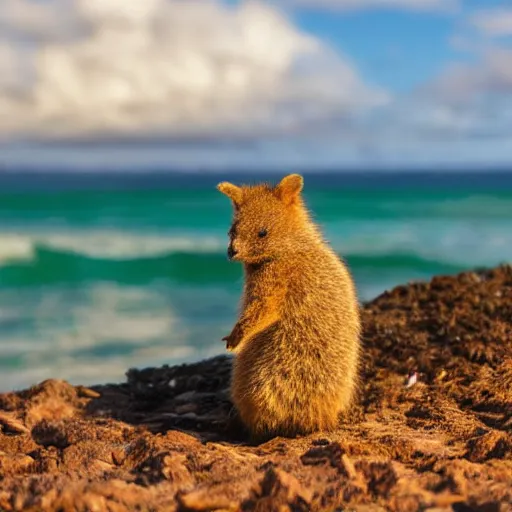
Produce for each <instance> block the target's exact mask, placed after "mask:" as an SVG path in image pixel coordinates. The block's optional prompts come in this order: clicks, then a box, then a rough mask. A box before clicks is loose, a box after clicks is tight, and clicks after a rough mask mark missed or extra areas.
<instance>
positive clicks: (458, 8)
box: [0, 0, 512, 170]
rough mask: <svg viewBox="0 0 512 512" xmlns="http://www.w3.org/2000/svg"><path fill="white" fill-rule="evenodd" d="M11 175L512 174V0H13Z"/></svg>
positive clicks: (8, 89) (2, 148)
mask: <svg viewBox="0 0 512 512" xmlns="http://www.w3.org/2000/svg"><path fill="white" fill-rule="evenodd" d="M0 110H1V111H2V116H0V117H1V120H0V168H2V167H3V168H16V167H19V166H31V167H37V166H40V167H49V168H73V169H95V170H101V169H113V168H152V167H153V168H154V167H158V168H162V167H169V168H183V169H189V168H190V169H197V168H202V169H215V170H220V169H225V168H245V167H249V168H262V169H264V168H276V167H277V168H301V169H315V168H320V169H321V168H326V167H329V168H341V169H342V168H359V167H361V168H368V167H375V168H381V167H382V168H403V169H414V168H420V167H421V168H425V167H429V168H442V169H444V168H449V167H454V168H461V167H462V168H469V167H472V168H488V167H495V166H499V167H507V166H510V167H512V3H510V2H505V1H499V0H485V1H484V0H357V1H356V0H273V1H268V2H263V1H259V0H251V1H222V0H132V1H131V2H130V3H127V2H125V1H124V0H2V3H1V4H0Z"/></svg>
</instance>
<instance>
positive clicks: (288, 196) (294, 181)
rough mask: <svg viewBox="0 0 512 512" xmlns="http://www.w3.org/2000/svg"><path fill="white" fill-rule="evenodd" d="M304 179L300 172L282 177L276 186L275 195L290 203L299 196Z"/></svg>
mask: <svg viewBox="0 0 512 512" xmlns="http://www.w3.org/2000/svg"><path fill="white" fill-rule="evenodd" d="M303 186H304V179H303V178H302V176H301V175H300V174H290V175H288V176H286V177H284V178H283V179H282V180H281V182H280V183H279V185H277V187H276V192H277V195H278V196H279V198H280V199H281V200H283V201H284V202H285V203H287V204H292V203H293V202H295V201H296V200H297V198H298V197H299V195H300V193H301V191H302V187H303Z"/></svg>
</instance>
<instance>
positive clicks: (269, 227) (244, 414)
mask: <svg viewBox="0 0 512 512" xmlns="http://www.w3.org/2000/svg"><path fill="white" fill-rule="evenodd" d="M302 186H303V180H302V177H301V176H299V175H297V174H293V175H290V176H287V177H286V178H284V179H283V180H282V181H281V182H280V183H279V185H277V186H276V187H270V186H269V185H256V186H243V187H237V186H235V185H233V184H231V183H221V184H219V185H218V189H219V190H220V191H221V192H222V193H224V194H226V195H227V196H228V197H229V198H230V199H231V200H232V202H233V206H234V219H233V225H232V227H231V230H230V251H229V252H230V254H231V256H232V259H234V260H238V261H241V262H242V263H243V264H244V270H245V285H244V293H243V297H242V308H241V313H240V317H239V319H238V322H237V323H236V325H235V327H234V328H233V331H232V332H231V334H230V335H229V336H227V337H226V338H224V339H225V340H226V342H227V347H228V349H230V350H232V351H233V352H234V353H235V354H236V356H235V360H234V366H233V376H232V383H231V394H232V399H233V402H234V404H235V406H236V408H237V410H238V412H239V414H240V417H241V419H242V421H243V422H244V424H245V425H246V426H247V427H248V428H249V430H250V432H251V433H252V435H253V436H254V437H255V438H267V437H271V436H275V435H283V436H295V435H298V434H307V433H310V432H313V431H317V430H331V429H334V428H335V427H336V426H337V424H338V417H339V414H340V413H341V412H343V411H346V410H347V408H348V407H349V405H350V403H351V401H352V399H353V396H354V391H355V388H356V384H357V378H358V362H359V351H360V321H359V306H358V303H357V297H356V293H355V289H354V285H353V282H352V279H351V276H350V274H349V272H348V270H347V268H346V267H345V266H344V265H343V263H342V262H341V261H340V259H339V258H338V256H337V255H336V254H335V253H334V251H333V250H332V249H331V248H330V247H329V246H328V245H327V243H326V242H325V241H324V240H323V239H322V235H321V234H320V232H319V230H318V228H317V227H316V225H315V224H314V223H313V222H312V220H311V219H310V216H309V214H308V211H307V209H306V207H305V206H304V203H303V201H302V198H301V190H302Z"/></svg>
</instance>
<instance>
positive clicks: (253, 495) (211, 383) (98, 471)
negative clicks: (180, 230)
mask: <svg viewBox="0 0 512 512" xmlns="http://www.w3.org/2000/svg"><path fill="white" fill-rule="evenodd" d="M363 317H364V325H365V334H364V343H365V357H364V364H363V368H362V387H361V393H360V399H359V403H358V404H357V406H355V407H354V410H353V411H352V412H351V414H350V415H349V417H347V418H345V419H344V420H343V421H342V422H341V423H340V428H339V430H337V431H336V432H331V433H317V434H315V435H312V436H309V437H306V438H298V439H283V438H276V439H273V440H271V441H269V442H267V443H265V444H261V445H259V446H252V445H250V443H248V441H247V438H246V436H245V434H244V432H243V429H242V428H241V427H240V425H238V423H237V419H236V415H235V414H234V413H233V410H232V407H231V405H230V403H229V395H228V391H227V387H228V382H229V376H230V360H229V358H226V357H218V358H215V359H211V360H208V361H203V362H200V363H198V364H192V365H185V366H179V367H173V368H169V367H163V368H156V369H146V370H142V371H138V370H130V371H129V372H128V374H127V382H126V383H124V384H120V385H108V386H97V387H93V388H92V389H91V388H84V387H80V386H77V387H73V386H71V385H70V384H68V383H66V382H62V381H56V380H49V381H45V382H43V383H41V384H39V385H37V386H35V387H33V388H31V389H29V390H26V391H22V392H19V393H7V394H4V395H0V510H5V511H11V510H24V511H50V510H51V511H61V512H65V511H75V510H76V511H103V510H105V511H107V510H108V511H116V512H117V511H125V510H141V511H153V510H163V511H175V510H181V511H207V510H208V511H220V510H225V511H228V510H229V511H237V510H241V511H260V512H263V511H309V510H313V511H314V510H321V511H335V510H336V511H351V510H353V511H356V510H357V511H367V512H370V511H384V510H392V511H415V510H430V511H431V512H434V511H435V512H440V511H451V510H453V511H456V512H469V511H479V512H494V511H500V512H502V511H508V510H512V505H511V503H512V267H510V266H503V267H500V268H497V269H494V270H490V271H482V272H478V273H476V272H474V273H465V274H461V275H459V276H455V277H437V278H434V279H433V280H432V281H431V282H430V283H425V284H411V285H408V286H401V287H398V288H396V289H394V290H393V291H391V292H387V293H385V294H384V295H382V296H381V297H379V298H377V299H376V300H374V301H373V302H372V303H370V304H368V305H366V306H365V307H364V311H363ZM219 349H220V350H222V345H221V342H220V341H219ZM415 372H416V376H417V380H416V383H415V384H413V382H414V377H412V378H410V379H408V376H413V375H414V373H415ZM407 383H409V384H410V385H409V386H407Z"/></svg>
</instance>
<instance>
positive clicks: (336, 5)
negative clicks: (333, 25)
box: [277, 0, 460, 12]
mask: <svg viewBox="0 0 512 512" xmlns="http://www.w3.org/2000/svg"><path fill="white" fill-rule="evenodd" d="M277 2H278V3H282V4H284V5H293V6H298V7H310V8H315V9H321V8H324V9H325V8H327V9H338V10H362V9H404V10H411V11H439V12H450V11H454V10H455V9H457V8H458V6H459V5H460V1H459V0H277Z"/></svg>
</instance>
